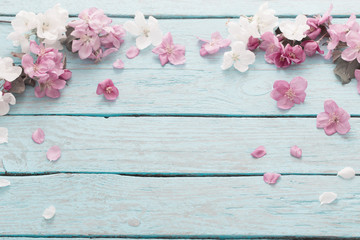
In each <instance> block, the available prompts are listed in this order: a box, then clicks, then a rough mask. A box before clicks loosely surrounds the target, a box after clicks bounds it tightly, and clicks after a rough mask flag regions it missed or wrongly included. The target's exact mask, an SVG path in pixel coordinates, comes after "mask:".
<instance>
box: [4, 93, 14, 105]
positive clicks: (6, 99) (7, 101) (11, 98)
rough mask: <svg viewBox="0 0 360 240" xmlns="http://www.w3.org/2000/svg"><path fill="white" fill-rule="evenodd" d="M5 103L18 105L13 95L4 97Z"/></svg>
mask: <svg viewBox="0 0 360 240" xmlns="http://www.w3.org/2000/svg"><path fill="white" fill-rule="evenodd" d="M3 101H4V102H6V103H9V104H11V105H14V104H15V103H16V98H15V96H14V95H13V94H12V93H5V94H4V95H3Z"/></svg>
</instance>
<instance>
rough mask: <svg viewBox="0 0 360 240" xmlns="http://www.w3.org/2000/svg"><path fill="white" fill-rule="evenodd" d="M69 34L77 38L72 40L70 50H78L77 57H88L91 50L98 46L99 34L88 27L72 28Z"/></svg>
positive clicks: (96, 48)
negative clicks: (81, 28)
mask: <svg viewBox="0 0 360 240" xmlns="http://www.w3.org/2000/svg"><path fill="white" fill-rule="evenodd" d="M71 35H72V36H74V37H76V38H77V39H75V40H73V43H72V52H77V51H79V57H80V58H81V59H86V58H88V57H89V56H90V55H91V54H92V53H93V52H95V51H97V50H98V49H99V48H100V38H99V36H98V35H97V34H96V33H95V32H93V31H91V30H89V29H87V30H74V31H73V32H72V33H71Z"/></svg>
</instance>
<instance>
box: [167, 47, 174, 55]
mask: <svg viewBox="0 0 360 240" xmlns="http://www.w3.org/2000/svg"><path fill="white" fill-rule="evenodd" d="M173 50H174V49H173V48H172V47H171V46H167V47H166V52H167V53H168V54H172V53H173Z"/></svg>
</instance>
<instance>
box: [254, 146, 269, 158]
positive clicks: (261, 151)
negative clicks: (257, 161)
mask: <svg viewBox="0 0 360 240" xmlns="http://www.w3.org/2000/svg"><path fill="white" fill-rule="evenodd" d="M265 154H266V150H265V147H264V146H259V147H258V148H256V149H255V150H254V151H253V152H252V153H251V156H253V157H254V158H261V157H263V156H265Z"/></svg>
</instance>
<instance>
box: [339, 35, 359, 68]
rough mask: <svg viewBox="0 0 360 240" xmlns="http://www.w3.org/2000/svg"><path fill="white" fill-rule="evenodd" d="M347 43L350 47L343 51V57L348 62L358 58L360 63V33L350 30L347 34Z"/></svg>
mask: <svg viewBox="0 0 360 240" xmlns="http://www.w3.org/2000/svg"><path fill="white" fill-rule="evenodd" d="M346 43H347V45H348V46H349V47H348V48H347V49H345V50H344V51H343V52H342V53H341V58H342V59H344V60H345V61H348V62H351V61H353V60H354V59H357V61H358V62H359V63H360V33H358V32H354V31H350V32H349V33H348V34H346Z"/></svg>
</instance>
